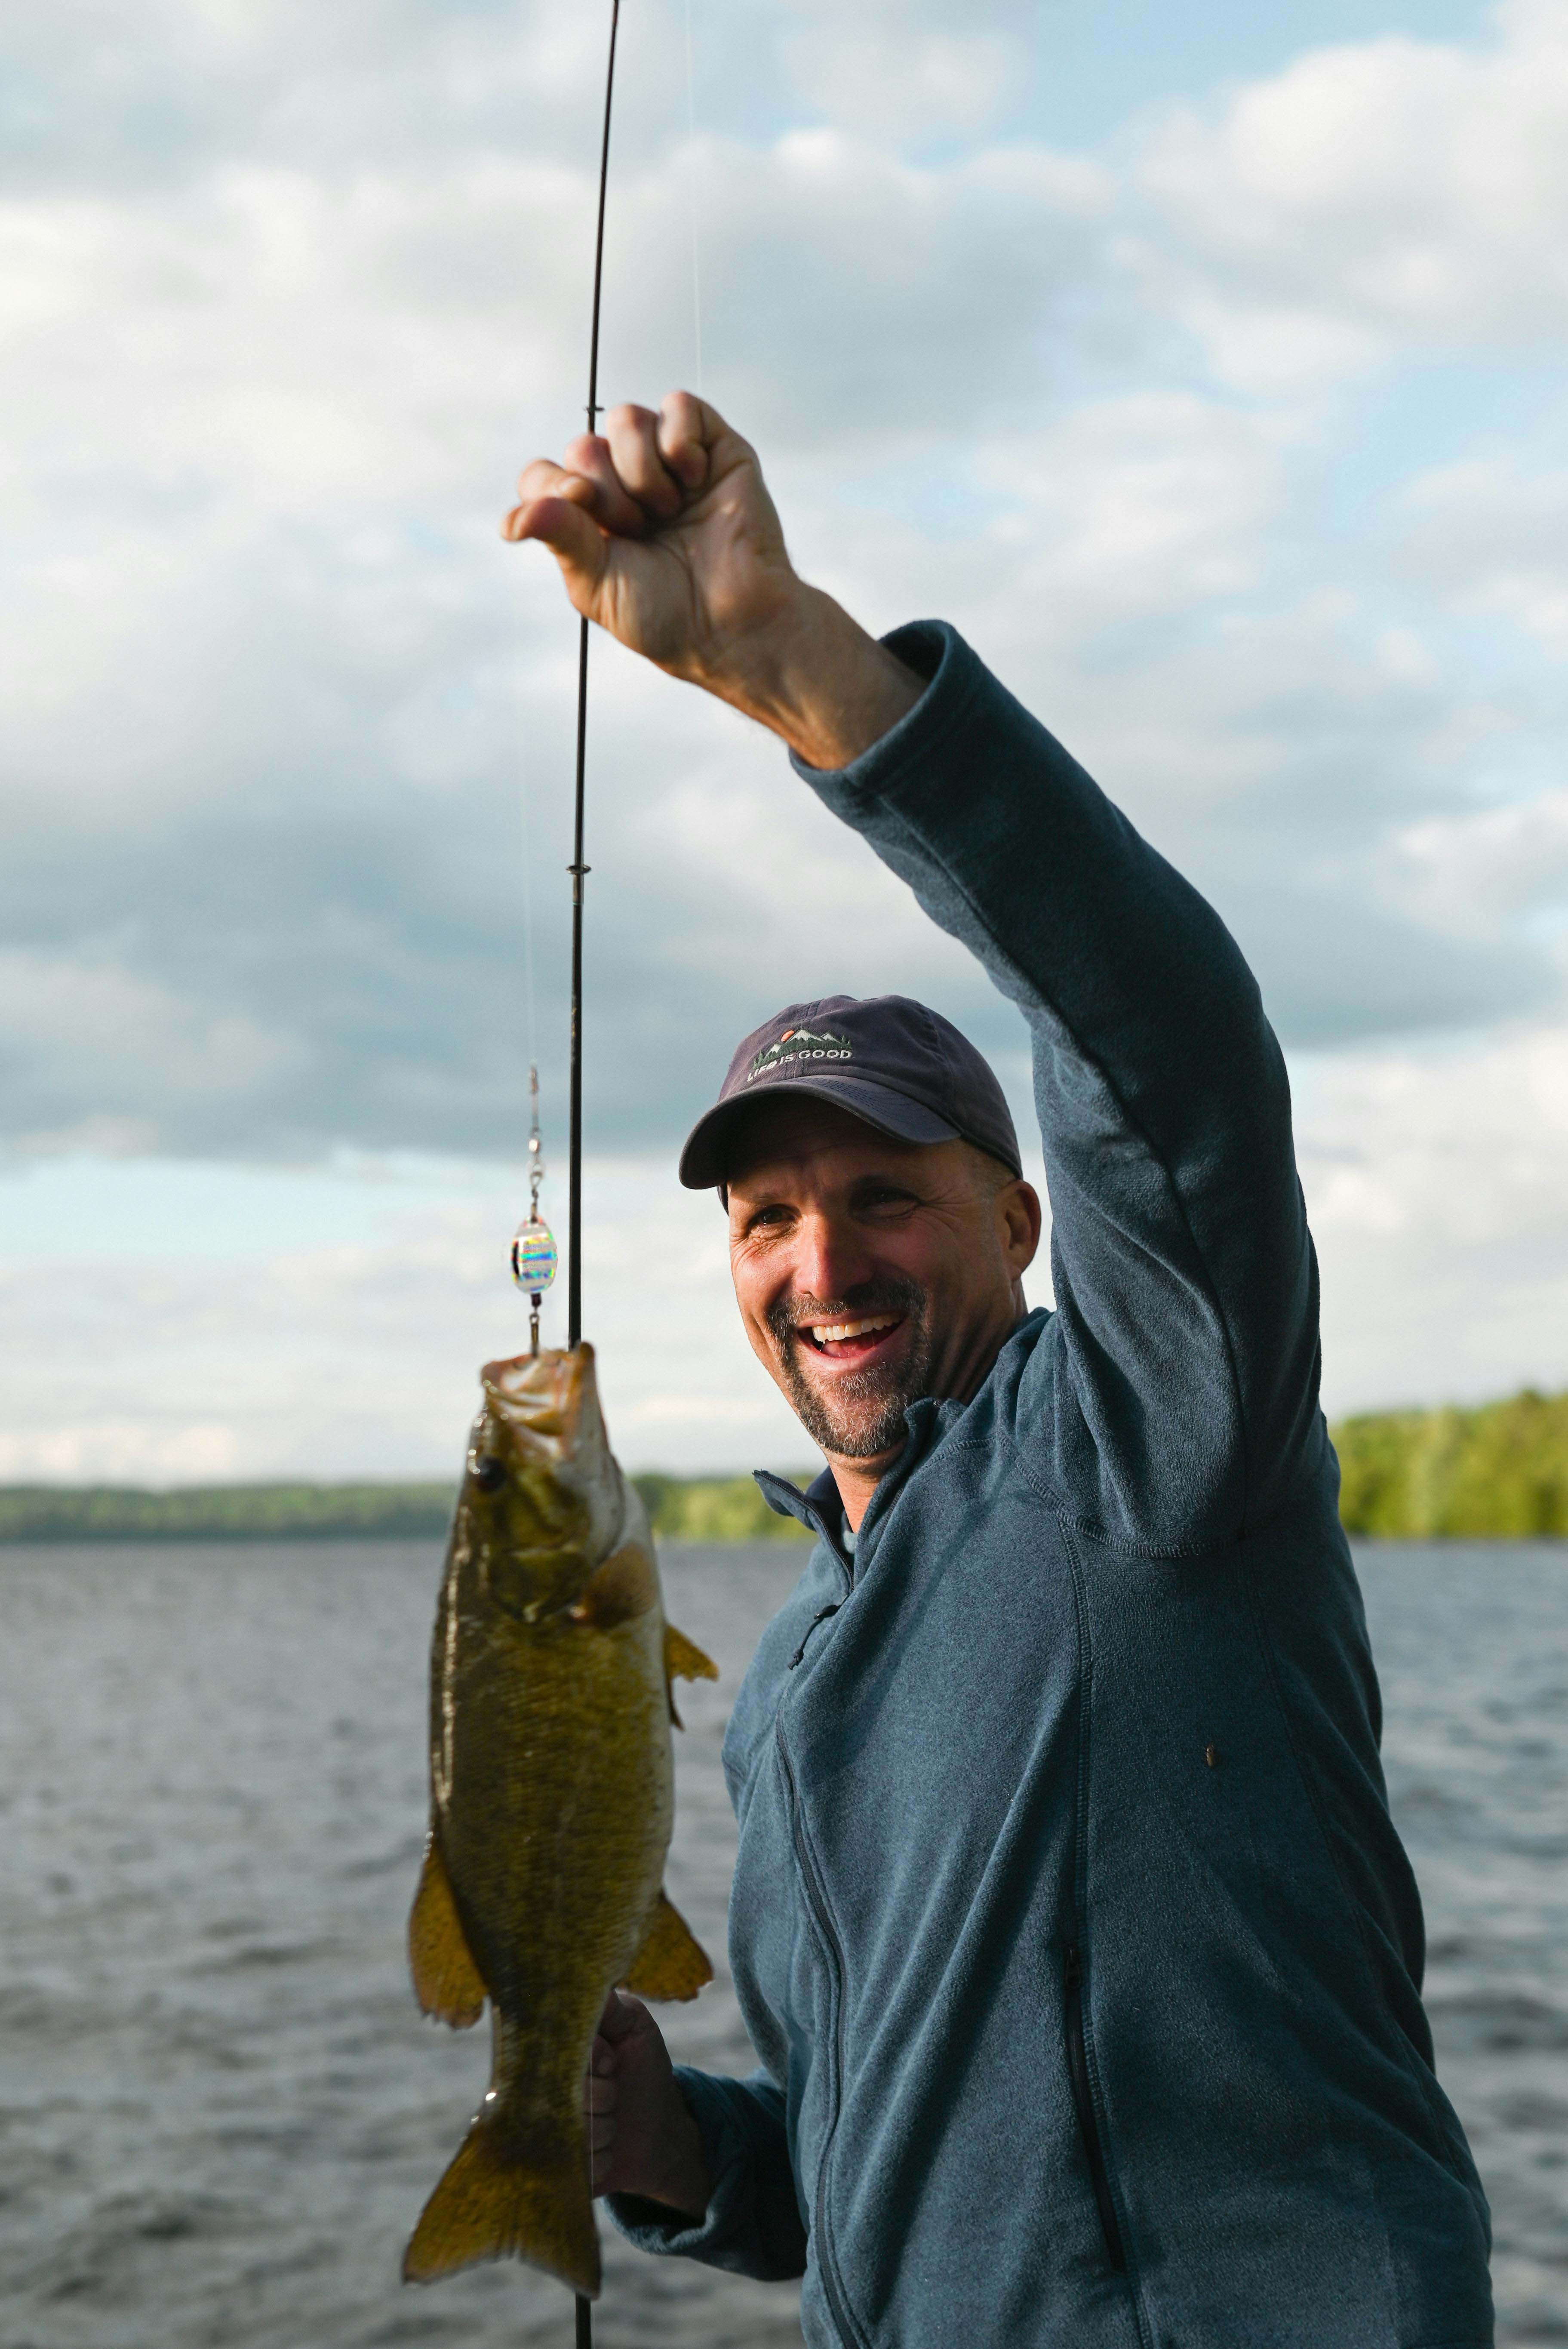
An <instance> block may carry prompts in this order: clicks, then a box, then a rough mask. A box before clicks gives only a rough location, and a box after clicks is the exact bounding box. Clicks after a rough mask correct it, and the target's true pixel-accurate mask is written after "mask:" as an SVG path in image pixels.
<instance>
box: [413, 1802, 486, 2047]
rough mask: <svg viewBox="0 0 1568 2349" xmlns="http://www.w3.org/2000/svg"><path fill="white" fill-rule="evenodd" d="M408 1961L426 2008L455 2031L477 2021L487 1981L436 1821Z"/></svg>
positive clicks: (428, 1844) (422, 2007) (421, 1873)
mask: <svg viewBox="0 0 1568 2349" xmlns="http://www.w3.org/2000/svg"><path fill="white" fill-rule="evenodd" d="M408 1963H409V1966H410V1967H411V1969H412V1971H413V1975H414V1995H415V1996H416V1998H417V1999H418V2002H419V2006H420V2010H421V2012H422V2013H426V2014H434V2015H438V2016H439V2018H440V2020H441V2021H442V2022H443V2023H450V2024H451V2026H452V2029H453V2030H454V2031H467V2030H468V2028H469V2024H470V2023H477V2022H478V2021H479V2019H480V2015H481V2014H482V2013H484V2004H485V1986H484V1982H483V1980H482V1978H481V1976H480V1970H479V1968H478V1966H476V1965H475V1963H474V1961H473V1957H472V1954H471V1953H470V1951H469V1944H468V1938H467V1936H466V1935H465V1933H464V1931H463V1926H462V1920H461V1918H460V1917H459V1915H458V1904H457V1901H456V1900H455V1899H454V1898H453V1895H452V1879H451V1878H450V1877H449V1875H448V1874H447V1863H446V1861H445V1859H444V1858H443V1857H442V1856H441V1847H440V1845H439V1843H438V1841H437V1839H436V1832H435V1829H434V1828H433V1827H432V1829H431V1830H430V1834H429V1837H428V1840H427V1842H426V1845H425V1865H424V1867H423V1868H421V1869H420V1870H419V1889H418V1891H417V1892H416V1893H415V1895H414V1906H413V1909H412V1910H411V1911H410V1913H409V1917H408Z"/></svg>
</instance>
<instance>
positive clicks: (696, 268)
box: [686, 0, 703, 399]
mask: <svg viewBox="0 0 1568 2349" xmlns="http://www.w3.org/2000/svg"><path fill="white" fill-rule="evenodd" d="M686 146H687V152H688V154H689V155H690V158H691V161H690V164H689V167H688V169H687V171H686V195H687V198H688V200H689V202H690V204H691V307H692V322H693V325H694V326H695V328H696V396H697V398H699V399H701V398H703V388H702V254H701V247H700V245H699V243H698V242H697V155H696V70H695V68H694V67H693V65H692V44H691V0H686Z"/></svg>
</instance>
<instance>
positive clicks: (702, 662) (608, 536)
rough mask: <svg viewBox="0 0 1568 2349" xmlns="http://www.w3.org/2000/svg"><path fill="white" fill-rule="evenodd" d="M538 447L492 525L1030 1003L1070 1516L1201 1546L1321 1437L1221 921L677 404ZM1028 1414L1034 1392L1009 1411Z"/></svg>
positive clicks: (1281, 1480)
mask: <svg viewBox="0 0 1568 2349" xmlns="http://www.w3.org/2000/svg"><path fill="white" fill-rule="evenodd" d="M607 425H608V429H607V432H606V434H605V436H604V437H603V438H602V439H601V438H597V437H584V438H583V439H582V440H577V441H575V442H573V445H572V447H571V448H570V449H569V450H567V452H566V463H565V465H564V466H558V465H554V464H552V463H549V462H547V461H544V460H540V461H537V462H535V463H534V464H532V465H531V466H530V467H529V468H528V469H527V471H525V472H524V474H523V476H522V481H521V492H522V502H521V504H520V505H519V506H518V507H517V508H515V509H514V511H513V512H511V514H510V515H509V516H508V517H507V521H506V523H505V525H504V528H505V532H506V534H507V535H508V536H509V537H511V538H513V539H519V540H521V539H528V538H537V539H540V540H542V541H543V542H544V543H546V544H548V545H549V546H550V547H551V548H552V551H553V552H554V554H555V555H556V558H557V560H558V562H559V563H560V564H561V568H562V574H563V577H564V579H565V583H566V586H567V590H568V593H569V594H570V595H571V597H572V600H573V604H574V605H576V607H577V608H578V610H579V611H582V612H584V613H586V614H587V615H588V616H590V617H591V618H593V619H594V620H597V621H599V622H600V623H601V624H602V625H603V626H605V627H606V628H608V629H609V630H610V631H611V633H612V634H614V636H617V637H619V638H620V640H621V641H622V642H623V643H624V644H625V645H627V646H629V647H631V649H632V650H634V651H636V652H640V653H642V654H644V655H645V657H647V658H648V659H650V660H653V661H654V662H655V663H656V664H657V665H658V666H659V667H662V668H664V669H665V670H666V671H667V672H668V673H669V674H670V675H671V676H675V677H679V678H685V679H686V680H687V681H689V682H691V683H693V684H696V685H700V686H702V687H703V688H705V689H706V690H707V691H708V692H710V693H713V694H716V695H717V696H718V697H719V698H721V699H723V700H725V701H727V702H729V703H730V704H731V705H732V706H733V707H734V708H736V709H740V710H742V711H744V712H745V713H746V714H747V715H748V716H749V717H752V718H755V719H758V721H759V722H760V723H761V724H763V725H765V726H768V727H769V728H770V729H771V730H772V731H773V732H775V733H776V734H778V735H779V736H780V738H781V739H782V740H784V741H785V742H787V743H788V744H789V748H790V750H791V751H792V752H793V753H794V756H795V760H796V763H797V766H798V768H799V771H801V772H802V774H803V775H804V776H805V779H806V780H807V781H810V783H811V784H812V786H813V788H814V789H815V790H816V791H817V792H819V794H820V796H821V798H822V799H823V800H824V801H825V802H826V803H827V804H828V805H829V806H830V807H831V808H832V809H833V810H834V812H835V813H837V814H839V815H840V816H841V817H842V818H843V820H844V821H845V822H846V823H850V824H851V825H852V826H853V828H854V829H855V830H857V831H858V832H860V833H862V834H863V835H864V837H865V838H866V840H867V841H868V843H869V844H870V845H871V846H872V848H873V849H874V850H875V851H876V853H877V854H878V855H879V856H881V857H882V861H883V862H884V863H885V864H888V865H889V866H891V868H892V870H893V871H895V872H897V873H898V874H901V875H902V877H903V879H905V880H906V881H907V882H908V883H909V884H910V885H911V887H912V888H913V890H914V892H915V894H916V895H917V897H918V898H919V900H920V902H921V904H922V905H923V907H924V908H925V910H926V911H927V912H928V913H929V914H930V915H931V916H932V917H933V919H934V920H935V921H936V922H938V923H939V924H940V925H941V926H942V927H944V929H946V930H948V931H950V932H951V933H952V934H953V935H954V936H956V937H958V938H960V939H962V940H963V942H964V943H965V945H966V946H968V947H970V948H971V950H972V951H973V952H974V953H975V955H976V956H978V957H979V958H980V960H981V961H982V962H983V963H984V964H985V968H986V969H987V970H988V971H989V973H990V975H991V977H992V978H993V979H994V980H995V983H996V985H997V986H998V987H999V988H1001V989H1002V991H1003V992H1004V993H1005V994H1006V995H1008V996H1010V997H1011V998H1012V999H1013V1000H1014V1001H1015V1002H1016V1003H1017V1005H1018V1007H1019V1009H1021V1010H1022V1012H1023V1014H1024V1016H1025V1018H1026V1020H1027V1021H1028V1023H1029V1026H1030V1029H1031V1030H1032V1033H1033V1036H1034V1041H1035V1068H1036V1082H1037V1101H1038V1105H1039V1111H1040V1120H1041V1127H1042V1132H1043V1135H1044V1142H1045V1149H1046V1162H1047V1174H1048V1177H1049V1185H1050V1193H1051V1205H1052V1212H1053V1218H1054V1228H1053V1235H1052V1268H1053V1275H1054V1279H1055V1285H1056V1292H1057V1308H1058V1311H1057V1330H1056V1333H1055V1342H1054V1348H1053V1349H1052V1350H1047V1351H1046V1352H1043V1353H1042V1354H1041V1355H1040V1357H1039V1358H1038V1360H1039V1366H1040V1370H1041V1374H1042V1375H1045V1374H1046V1372H1047V1369H1048V1368H1049V1366H1050V1365H1051V1364H1053V1363H1054V1364H1055V1365H1056V1366H1057V1368H1059V1370H1060V1371H1061V1372H1062V1373H1063V1375H1060V1376H1056V1375H1054V1373H1053V1374H1052V1375H1050V1377H1049V1381H1048V1386H1049V1392H1048V1395H1047V1394H1044V1393H1043V1394H1042V1396H1041V1398H1040V1406H1041V1408H1040V1416H1039V1420H1038V1423H1037V1424H1036V1425H1035V1426H1033V1427H1032V1428H1027V1429H1026V1430H1024V1431H1023V1432H1025V1433H1027V1434H1029V1435H1030V1436H1031V1437H1033V1438H1035V1439H1037V1440H1038V1442H1039V1443H1040V1444H1043V1445H1044V1447H1045V1454H1044V1457H1043V1459H1042V1461H1041V1469H1042V1472H1043V1474H1044V1475H1045V1476H1046V1477H1047V1479H1048V1482H1049V1485H1050V1486H1051V1487H1052V1489H1053V1495H1054V1497H1055V1498H1056V1499H1057V1502H1058V1503H1059V1505H1060V1506H1063V1507H1064V1509H1065V1510H1066V1511H1067V1512H1068V1514H1070V1515H1077V1516H1080V1517H1083V1518H1086V1519H1087V1521H1088V1524H1089V1526H1090V1527H1091V1529H1093V1530H1097V1531H1099V1532H1101V1533H1103V1534H1104V1535H1105V1536H1106V1537H1107V1538H1109V1539H1111V1540H1113V1541H1122V1542H1129V1543H1133V1544H1136V1545H1137V1546H1139V1547H1152V1548H1154V1549H1157V1550H1173V1551H1174V1550H1182V1551H1187V1550H1192V1549H1197V1548H1202V1547H1208V1546H1210V1545H1211V1544H1212V1543H1215V1542H1220V1541H1224V1540H1228V1539H1233V1538H1236V1537H1239V1536H1240V1535H1241V1534H1242V1533H1243V1532H1244V1531H1245V1530H1247V1529H1248V1528H1249V1527H1250V1526H1253V1525H1256V1524H1257V1523H1259V1522H1261V1521H1262V1519H1264V1517H1266V1516H1269V1515H1271V1514H1272V1513H1273V1511H1274V1509H1275V1508H1276V1507H1277V1506H1280V1504H1281V1502H1282V1501H1283V1500H1284V1496H1285V1495H1286V1493H1287V1492H1288V1490H1289V1488H1290V1486H1291V1484H1292V1482H1293V1480H1294V1478H1295V1475H1296V1474H1297V1472H1298V1470H1299V1469H1300V1467H1301V1465H1302V1464H1303V1461H1304V1459H1305V1456H1306V1454H1308V1452H1309V1451H1310V1450H1311V1449H1312V1447H1313V1446H1314V1445H1315V1444H1316V1443H1317V1442H1318V1441H1319V1440H1320V1437H1319V1423H1318V1420H1317V1409H1316V1402H1317V1300H1316V1281H1315V1268H1314V1265H1313V1260H1312V1251H1311V1247H1310V1243H1309V1241H1308V1238H1307V1235H1306V1226H1305V1210H1304V1208H1303V1205H1302V1199H1301V1192H1300V1185H1299V1184H1298V1182H1297V1180H1296V1174H1295V1159H1294V1154H1293V1150H1292V1144H1291V1133H1290V1114H1289V1094H1288V1088H1287V1085H1286V1081H1285V1075H1284V1063H1283V1061H1282V1060H1281V1057H1280V1053H1279V1049H1278V1046H1277V1044H1276V1043H1275V1041H1274V1036H1273V1033H1272V1031H1271V1030H1270V1029H1269V1026H1268V1023H1267V1021H1266V1020H1265V1019H1264V1015H1263V1011H1262V1008H1261V1005H1260V1002H1259V999H1258V992H1257V988H1256V986H1255V984H1254V982H1253V978H1252V975H1251V973H1250V972H1249V971H1248V969H1247V968H1246V965H1245V963H1244V962H1243V958H1242V957H1241V954H1240V952H1239V950H1238V949H1237V947H1236V946H1235V944H1234V942H1233V940H1232V938H1231V937H1230V936H1229V934H1228V932H1227V931H1226V930H1225V928H1224V926H1223V925H1222V922H1221V921H1220V919H1219V917H1218V916H1217V915H1215V914H1214V913H1213V911H1212V908H1211V907H1209V906H1208V905H1206V904H1205V903H1204V901H1203V900H1202V897H1200V896H1199V895H1198V894H1197V892H1196V891H1195V890H1194V889H1192V888H1191V886H1190V885H1189V884H1188V883H1187V882H1185V881H1184V880H1182V878H1181V875H1180V874H1177V873H1176V872H1174V871H1173V870H1172V868H1171V866H1170V865H1169V864H1166V863H1165V861H1164V859H1163V858H1161V856H1159V855H1158V854H1156V853H1155V852H1154V850H1152V849H1151V848H1150V847H1149V845H1148V844H1147V843H1145V842H1144V841H1143V840H1141V839H1140V836H1139V835H1138V833H1136V832H1135V831H1134V830H1133V828H1132V826H1131V825H1130V823H1128V822H1127V820H1126V819H1125V817H1123V816H1122V815H1121V814H1120V813H1119V812H1118V810H1117V809H1116V808H1114V807H1113V806H1112V805H1111V803H1110V802H1109V800H1108V799H1107V798H1106V797H1105V795H1104V793H1103V792H1100V791H1099V788H1098V787H1097V786H1096V785H1095V784H1094V783H1093V782H1092V781H1090V779H1089V777H1088V775H1086V774H1085V773H1084V772H1083V771H1082V769H1081V768H1079V767H1078V766H1077V765H1076V763H1075V762H1074V761H1072V760H1071V759H1070V758H1069V757H1068V754H1067V752H1066V751H1065V750H1063V749H1062V748H1061V746H1060V745H1059V744H1058V743H1057V742H1056V741H1055V740H1053V738H1052V737H1051V736H1050V735H1049V734H1048V733H1047V731H1046V730H1045V729H1044V727H1042V726H1040V725H1039V724H1038V723H1037V721H1036V720H1035V719H1033V718H1031V717H1030V716H1029V714H1028V713H1027V712H1026V710H1024V709H1022V708H1021V707H1020V706H1019V704H1018V703H1017V702H1016V701H1015V700H1014V699H1013V698H1012V696H1011V695H1009V694H1007V693H1006V691H1005V690H1004V689H1003V688H1001V687H1000V686H999V685H998V684H997V683H996V681H995V679H994V678H991V677H990V675H989V673H988V672H987V671H986V670H985V668H984V667H983V666H982V664H981V663H980V662H979V661H978V660H977V659H976V658H975V655H974V654H973V653H972V652H970V651H969V649H968V647H966V646H965V645H964V644H963V643H962V641H961V640H960V639H959V638H958V637H957V636H954V634H953V632H952V631H951V630H946V629H943V628H940V627H935V626H920V627H916V628H913V629H904V630H900V631H898V632H897V633H896V634H895V635H894V636H893V637H892V639H890V641H889V642H888V643H887V644H885V645H879V644H878V643H876V642H875V641H874V640H873V639H872V637H870V636H867V635H866V633H865V632H864V630H863V629H861V628H860V627H859V626H857V625H856V623H855V622H854V621H853V620H851V618H850V617H849V616H848V615H847V614H846V613H844V612H843V611H842V610H841V608H840V607H839V606H838V605H836V604H834V603H833V601H832V599H831V598H830V597H829V596H827V595H822V594H821V593H820V591H819V590H817V589H814V588H812V587H810V586H809V585H806V583H805V582H803V581H802V580H800V579H799V577H798V576H797V574H796V573H795V572H794V570H793V568H792V566H791V564H790V563H789V555H788V553H787V551H786V549H785V544H784V539H783V533H782V532H781V530H780V528H779V518H778V515H777V513H776V512H775V510H774V507H773V504H772V502H771V500H770V498H769V495H768V492H767V490H766V488H765V487H764V484H763V481H762V478H761V473H760V470H759V468H758V461H757V458H756V456H755V453H754V452H753V451H752V450H751V449H750V448H749V447H748V444H747V443H746V442H745V441H744V440H741V439H740V438H739V436H738V434H736V433H734V432H732V431H731V430H730V429H729V428H728V426H727V424H726V423H725V422H724V420H723V419H722V418H720V417H719V416H718V415H717V413H716V412H715V410H714V409H711V408H709V407H707V405H706V404H705V403H703V402H701V401H699V400H696V399H693V398H691V397H690V396H689V395H687V394H684V393H676V394H673V395H672V396H671V397H670V398H667V399H666V400H665V403H664V405H663V407H662V408H661V409H660V410H659V411H658V412H657V414H656V415H655V413H654V412H653V411H652V410H650V409H632V408H625V409H616V410H614V412H613V413H612V414H611V416H610V417H609V418H608V419H607ZM1021 1401H1025V1402H1026V1401H1027V1398H1021Z"/></svg>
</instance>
